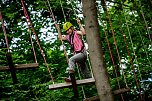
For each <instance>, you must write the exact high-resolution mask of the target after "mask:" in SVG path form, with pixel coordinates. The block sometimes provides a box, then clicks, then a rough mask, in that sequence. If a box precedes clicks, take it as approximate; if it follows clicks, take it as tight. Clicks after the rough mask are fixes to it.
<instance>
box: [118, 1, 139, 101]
mask: <svg viewBox="0 0 152 101" xmlns="http://www.w3.org/2000/svg"><path fill="white" fill-rule="evenodd" d="M121 3H122V2H121ZM122 10H123V12H124V7H123V6H122ZM124 17H125V21H126V26H127V30H128V34H129V39H130V42H131V45H132V49H133V53H134V57H135V61H136V63H138V61H137V56H136V54H135V50H134V47H133V42H132V37H131V34H130V30H129V26H128V22H127V18H126V16H125V15H124ZM123 36H124V40H125V42H126V35H123ZM126 45H127V43H126ZM126 48H127V51H128V55H129V56H130V52H129V50H128V45H127V46H126ZM130 62H131V65H132V70H133V72H134V78H135V81H136V84H137V87H138V91H139V92H140V98H141V99H142V94H141V90H140V87H139V83H138V81H137V77H136V73H135V69H134V65H133V60H132V58H131V59H130ZM138 71H139V75H140V79H141V80H142V77H141V73H140V69H139V66H138Z"/></svg>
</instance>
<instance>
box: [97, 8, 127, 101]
mask: <svg viewBox="0 0 152 101" xmlns="http://www.w3.org/2000/svg"><path fill="white" fill-rule="evenodd" d="M97 9H98V11H99V7H97ZM99 15H100V13H99ZM100 18H101V17H100V16H99V19H100ZM101 21H102V20H101ZM106 25H107V22H106ZM101 26H102V27H103V31H104V34H105V36H106V42H107V45H108V50H109V53H110V58H111V61H112V64H113V67H114V72H115V75H116V81H117V84H118V88H119V89H121V87H120V81H119V79H118V74H117V69H116V65H115V62H114V57H113V54H112V50H111V46H110V43H109V39H108V35H107V32H106V29H105V28H104V24H103V23H101ZM120 95H121V99H122V101H124V97H123V94H120Z"/></svg>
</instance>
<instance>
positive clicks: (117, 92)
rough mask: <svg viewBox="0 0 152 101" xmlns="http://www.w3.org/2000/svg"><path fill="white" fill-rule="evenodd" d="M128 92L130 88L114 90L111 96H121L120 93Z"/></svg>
mask: <svg viewBox="0 0 152 101" xmlns="http://www.w3.org/2000/svg"><path fill="white" fill-rule="evenodd" d="M128 91H130V88H129V87H128V88H121V89H118V90H115V91H113V94H115V95H117V94H122V93H125V92H128Z"/></svg>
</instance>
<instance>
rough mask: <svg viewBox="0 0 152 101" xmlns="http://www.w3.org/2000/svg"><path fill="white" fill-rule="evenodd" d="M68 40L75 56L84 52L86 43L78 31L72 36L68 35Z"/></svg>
mask: <svg viewBox="0 0 152 101" xmlns="http://www.w3.org/2000/svg"><path fill="white" fill-rule="evenodd" d="M66 39H67V40H68V42H69V43H70V45H71V48H73V51H74V54H76V53H79V52H83V51H84V43H83V41H82V39H81V36H80V35H78V34H77V31H74V34H72V35H66Z"/></svg>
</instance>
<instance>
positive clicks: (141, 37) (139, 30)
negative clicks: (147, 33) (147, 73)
mask: <svg viewBox="0 0 152 101" xmlns="http://www.w3.org/2000/svg"><path fill="white" fill-rule="evenodd" d="M132 15H133V17H134V18H135V14H134V12H133V11H132ZM135 28H137V30H138V33H139V36H140V39H141V42H142V45H143V47H144V51H145V53H146V57H147V60H148V62H149V65H150V67H152V65H151V62H150V60H149V55H148V52H147V50H146V47H145V45H144V41H143V40H144V39H143V38H142V36H141V33H140V30H139V27H138V26H135Z"/></svg>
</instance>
